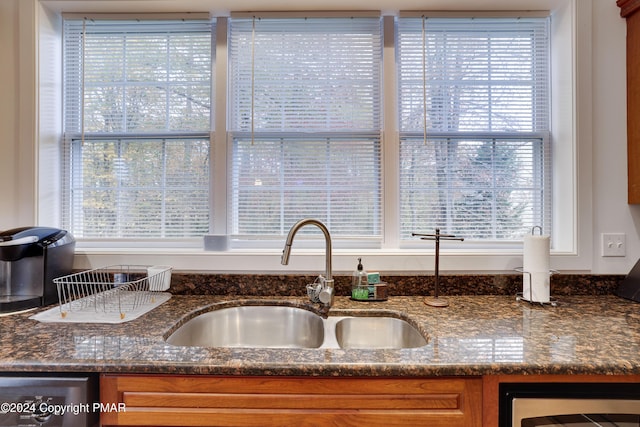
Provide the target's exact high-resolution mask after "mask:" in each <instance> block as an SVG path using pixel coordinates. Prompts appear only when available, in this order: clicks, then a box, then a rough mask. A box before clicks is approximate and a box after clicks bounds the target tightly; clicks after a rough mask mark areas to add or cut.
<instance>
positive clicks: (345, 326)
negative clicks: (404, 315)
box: [335, 317, 427, 349]
mask: <svg viewBox="0 0 640 427" xmlns="http://www.w3.org/2000/svg"><path fill="white" fill-rule="evenodd" d="M335 334H336V340H337V342H338V345H339V346H340V348H360V349H400V348H415V347H422V346H423V345H426V344H427V340H426V339H425V337H424V336H422V334H421V333H420V332H418V330H417V329H416V328H414V327H413V326H412V325H411V324H410V323H408V322H407V321H405V320H402V319H396V318H394V317H345V318H343V319H341V320H339V321H338V322H337V323H336V326H335Z"/></svg>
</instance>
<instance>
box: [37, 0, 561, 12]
mask: <svg viewBox="0 0 640 427" xmlns="http://www.w3.org/2000/svg"><path fill="white" fill-rule="evenodd" d="M566 1H568V0H297V1H292V0H269V1H265V0H40V2H41V3H42V4H44V5H46V7H47V8H49V9H52V10H55V11H62V12H112V13H114V12H125V11H126V12H134V11H135V12H185V11H189V12H211V13H213V14H214V15H227V14H228V13H229V12H230V11H283V10H286V11H313V10H336V11H341V10H381V11H382V12H384V14H394V13H396V12H397V11H399V10H553V9H555V8H556V7H558V4H559V3H565V2H566Z"/></svg>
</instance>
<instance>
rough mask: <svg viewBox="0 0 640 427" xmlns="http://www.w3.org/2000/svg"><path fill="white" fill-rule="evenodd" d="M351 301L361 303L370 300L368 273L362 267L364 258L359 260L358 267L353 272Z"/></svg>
mask: <svg viewBox="0 0 640 427" xmlns="http://www.w3.org/2000/svg"><path fill="white" fill-rule="evenodd" d="M351 299H354V300H360V301H363V300H365V301H366V300H368V299H369V282H368V281H367V272H366V271H365V269H364V267H363V266H362V258H358V266H357V267H356V270H355V271H354V272H353V279H352V282H351Z"/></svg>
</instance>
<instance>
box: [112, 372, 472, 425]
mask: <svg viewBox="0 0 640 427" xmlns="http://www.w3.org/2000/svg"><path fill="white" fill-rule="evenodd" d="M100 399H101V402H102V403H103V404H110V405H111V404H114V403H116V404H117V403H121V404H124V405H121V406H120V408H123V409H124V411H121V412H117V411H112V412H103V413H102V417H101V421H102V425H103V426H260V427H267V426H284V425H292V426H293V425H295V426H305V425H307V426H314V425H317V426H332V425H334V426H385V427H390V426H407V425H416V426H418V425H428V426H431V427H440V426H442V427H444V426H447V427H456V426H461V427H463V426H464V427H474V426H477V427H479V426H481V425H482V379H481V378H478V377H465V378H460V377H451V378H352V377H335V378H327V377H321V378H319V377H233V376H200V375H194V376H188V375H115V374H114V375H109V374H105V375H102V376H101V380H100ZM114 408H117V405H114Z"/></svg>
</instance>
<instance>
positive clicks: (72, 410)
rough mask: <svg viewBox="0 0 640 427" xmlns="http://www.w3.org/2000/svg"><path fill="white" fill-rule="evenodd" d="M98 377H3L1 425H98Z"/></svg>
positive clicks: (36, 426)
mask: <svg viewBox="0 0 640 427" xmlns="http://www.w3.org/2000/svg"><path fill="white" fill-rule="evenodd" d="M97 400H98V379H97V377H96V376H94V375H89V374H86V375H63V374H60V375H59V374H39V375H35V374H34V375H29V374H22V375H14V374H0V426H2V427H6V426H11V427H84V426H91V427H93V426H97V425H98V423H99V416H100V406H99V404H98V405H95V403H96V402H97Z"/></svg>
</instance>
